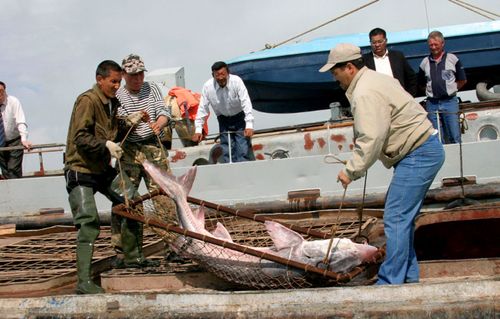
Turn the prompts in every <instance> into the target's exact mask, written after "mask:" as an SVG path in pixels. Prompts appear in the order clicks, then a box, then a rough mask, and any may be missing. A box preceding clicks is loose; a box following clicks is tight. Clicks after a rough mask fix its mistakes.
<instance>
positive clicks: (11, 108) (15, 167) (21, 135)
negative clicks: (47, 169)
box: [0, 81, 32, 179]
mask: <svg viewBox="0 0 500 319" xmlns="http://www.w3.org/2000/svg"><path fill="white" fill-rule="evenodd" d="M6 89H7V87H6V85H5V83H4V82H1V81H0V111H1V113H0V121H1V123H0V147H11V146H21V145H22V146H23V147H24V148H25V149H27V150H30V149H31V146H32V145H31V143H30V142H29V141H28V129H27V125H26V119H25V117H24V112H23V108H22V106H21V102H19V100H18V99H17V98H16V97H14V96H12V95H8V94H7V91H6ZM23 155H24V149H15V150H11V151H0V168H1V169H2V175H3V177H4V178H6V179H9V178H20V177H22V176H23Z"/></svg>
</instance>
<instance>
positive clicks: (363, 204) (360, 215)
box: [354, 170, 368, 243]
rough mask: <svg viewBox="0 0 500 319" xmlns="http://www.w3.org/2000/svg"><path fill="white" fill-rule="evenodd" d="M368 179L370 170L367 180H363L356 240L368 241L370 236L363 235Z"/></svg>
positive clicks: (366, 174) (366, 175)
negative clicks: (362, 224) (362, 225)
mask: <svg viewBox="0 0 500 319" xmlns="http://www.w3.org/2000/svg"><path fill="white" fill-rule="evenodd" d="M367 179H368V170H367V171H366V173H365V181H364V182H363V197H362V198H361V207H360V208H359V212H358V217H359V228H358V234H357V235H356V237H354V241H356V242H357V241H358V239H360V238H363V239H365V240H364V242H365V243H368V238H367V237H366V236H364V235H361V223H362V221H363V209H364V208H365V197H366V180H367Z"/></svg>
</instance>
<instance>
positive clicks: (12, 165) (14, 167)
mask: <svg viewBox="0 0 500 319" xmlns="http://www.w3.org/2000/svg"><path fill="white" fill-rule="evenodd" d="M22 145H23V144H22V143H21V137H20V136H19V137H18V138H15V139H13V140H10V141H6V142H5V145H4V146H5V147H8V146H22ZM23 155H24V149H19V150H13V151H0V168H1V169H2V175H3V177H4V178H6V179H11V178H21V177H23Z"/></svg>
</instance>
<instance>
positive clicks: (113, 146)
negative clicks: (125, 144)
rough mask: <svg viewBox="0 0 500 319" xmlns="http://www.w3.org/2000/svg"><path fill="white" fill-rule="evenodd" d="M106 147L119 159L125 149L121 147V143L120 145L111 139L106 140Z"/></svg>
mask: <svg viewBox="0 0 500 319" xmlns="http://www.w3.org/2000/svg"><path fill="white" fill-rule="evenodd" d="M106 147H107V148H108V150H109V154H111V156H113V157H114V158H116V159H117V160H119V159H120V157H122V154H123V150H122V148H121V147H120V145H118V144H116V143H114V142H111V141H106Z"/></svg>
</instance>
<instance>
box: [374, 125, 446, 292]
mask: <svg viewBox="0 0 500 319" xmlns="http://www.w3.org/2000/svg"><path fill="white" fill-rule="evenodd" d="M443 162H444V149H443V145H442V144H441V142H440V141H439V138H438V136H437V134H436V135H432V136H430V137H429V138H428V139H427V141H426V142H425V143H424V144H422V145H421V146H419V147H418V148H417V149H415V150H414V151H413V152H411V153H410V154H408V155H406V156H405V157H404V158H403V159H402V160H401V161H399V162H398V163H397V164H396V165H395V166H394V175H393V176H392V180H391V184H390V185H389V190H388V191H387V196H386V200H385V208H384V232H385V237H386V257H385V260H384V262H383V263H382V265H381V266H380V269H379V272H378V281H377V285H385V284H402V283H405V282H418V280H419V269H418V263H417V256H416V254H415V249H414V247H413V239H414V232H415V218H416V217H417V215H418V213H419V212H420V208H421V207H422V203H423V201H424V198H425V194H426V193H427V191H428V189H429V187H430V186H431V184H432V181H433V180H434V177H435V176H436V174H437V172H438V171H439V169H440V168H441V166H442V165H443Z"/></svg>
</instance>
